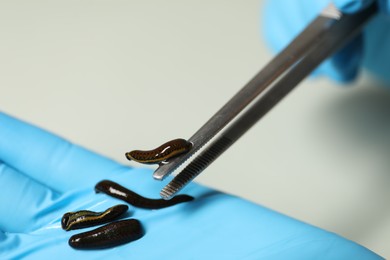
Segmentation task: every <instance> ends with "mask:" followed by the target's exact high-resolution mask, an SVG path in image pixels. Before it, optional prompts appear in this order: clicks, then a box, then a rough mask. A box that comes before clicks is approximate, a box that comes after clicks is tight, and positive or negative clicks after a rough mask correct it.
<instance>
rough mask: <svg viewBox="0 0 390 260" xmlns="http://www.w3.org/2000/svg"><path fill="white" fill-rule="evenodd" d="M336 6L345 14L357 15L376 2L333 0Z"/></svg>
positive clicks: (369, 0)
mask: <svg viewBox="0 0 390 260" xmlns="http://www.w3.org/2000/svg"><path fill="white" fill-rule="evenodd" d="M333 2H334V4H335V6H336V7H337V8H338V9H339V10H341V11H342V12H345V13H349V14H350V13H356V12H358V11H360V10H362V9H363V8H366V7H367V6H368V5H370V4H372V3H373V2H374V0H333Z"/></svg>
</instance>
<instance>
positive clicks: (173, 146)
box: [126, 138, 192, 164]
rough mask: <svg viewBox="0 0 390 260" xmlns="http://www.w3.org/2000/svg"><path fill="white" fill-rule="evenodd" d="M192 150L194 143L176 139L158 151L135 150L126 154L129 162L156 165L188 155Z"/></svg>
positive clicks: (161, 146)
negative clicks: (181, 155) (184, 154)
mask: <svg viewBox="0 0 390 260" xmlns="http://www.w3.org/2000/svg"><path fill="white" fill-rule="evenodd" d="M191 148H192V143H191V142H188V141H187V140H184V139H181V138H179V139H174V140H172V141H169V142H166V143H165V144H163V145H160V146H159V147H157V148H156V149H153V150H149V151H141V150H134V151H131V152H128V153H126V158H127V159H128V160H130V161H131V160H133V161H136V162H139V163H145V164H154V163H161V162H164V161H167V160H169V159H171V158H173V157H175V156H178V155H180V154H182V153H186V152H188V151H189V150H191Z"/></svg>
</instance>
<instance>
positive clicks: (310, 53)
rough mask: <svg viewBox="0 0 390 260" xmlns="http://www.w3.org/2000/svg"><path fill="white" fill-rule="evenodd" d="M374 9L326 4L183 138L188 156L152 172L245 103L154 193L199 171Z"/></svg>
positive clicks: (171, 189) (167, 192) (166, 192)
mask: <svg viewBox="0 0 390 260" xmlns="http://www.w3.org/2000/svg"><path fill="white" fill-rule="evenodd" d="M375 10H376V7H375V6H374V5H373V6H371V7H369V8H368V9H366V10H364V11H362V12H360V13H358V14H354V15H344V14H341V13H340V12H339V11H338V10H337V9H335V7H333V6H332V5H331V6H329V7H328V8H326V9H325V10H324V11H323V12H322V13H321V14H320V15H319V16H318V17H317V18H316V19H315V20H314V21H313V22H312V23H311V24H310V25H309V26H308V27H307V28H306V29H305V30H304V31H303V32H302V33H301V34H299V35H298V36H297V37H296V38H295V39H294V41H293V42H292V43H291V44H290V45H289V46H288V47H287V48H286V49H285V50H283V51H282V52H281V53H280V54H279V55H277V56H276V57H275V58H274V60H272V61H271V62H270V63H269V64H268V65H267V66H266V67H265V69H263V70H262V71H260V72H259V73H258V74H257V75H256V76H255V77H254V78H253V79H252V80H251V81H250V82H249V83H248V84H247V85H246V86H245V87H244V88H243V89H241V90H240V91H239V92H238V94H236V95H235V96H234V97H233V98H232V99H231V100H230V101H229V102H228V103H226V105H225V106H223V107H222V108H221V109H220V110H219V111H218V112H217V113H216V114H215V116H213V117H212V118H211V119H210V120H209V121H208V122H207V123H206V124H205V125H204V126H203V127H202V128H200V129H199V130H198V132H196V133H195V135H194V136H192V137H191V138H190V139H189V141H191V142H192V143H193V145H194V147H193V150H192V151H191V153H190V154H187V155H185V156H182V157H178V158H176V159H174V160H172V161H171V162H169V163H168V164H166V165H163V166H161V167H159V168H158V169H157V170H156V172H155V173H154V177H155V178H157V179H162V178H163V177H165V176H166V175H167V174H169V173H171V172H172V171H174V170H175V169H176V168H177V167H178V166H179V165H180V164H182V163H183V162H184V161H185V160H187V158H189V157H190V156H191V155H192V154H193V153H195V152H196V151H197V150H199V149H200V148H201V147H202V145H203V144H205V143H206V142H208V141H210V139H211V138H213V137H214V136H216V134H217V133H218V132H219V131H221V130H222V129H223V128H224V127H225V126H226V125H227V124H228V123H229V122H230V121H232V119H234V118H235V117H236V116H237V115H238V114H239V113H240V112H241V111H242V110H244V108H245V107H247V106H248V105H250V106H249V108H247V109H246V110H244V112H243V113H241V114H240V115H239V117H237V119H235V120H234V121H233V122H232V123H230V125H229V126H228V127H227V128H226V129H224V131H222V132H221V133H220V134H219V135H218V136H217V137H216V138H215V139H214V141H213V142H212V143H211V144H209V145H208V146H207V147H206V148H205V149H204V150H203V151H201V153H200V154H199V155H198V156H197V157H196V158H195V159H194V160H193V161H192V162H191V163H190V164H189V165H188V166H187V167H186V168H184V170H183V171H182V172H180V173H179V174H178V175H177V176H176V177H175V178H174V179H173V180H172V181H171V182H170V183H169V184H168V185H167V186H166V187H165V188H164V189H163V190H162V191H161V193H160V195H161V196H162V197H163V198H165V199H169V198H170V197H172V196H173V195H174V194H175V193H177V192H178V191H179V190H180V189H182V188H183V187H184V186H185V185H186V184H187V183H189V182H190V181H191V180H192V179H193V178H195V177H196V176H197V175H198V174H200V173H201V172H202V171H203V170H204V169H205V168H206V167H207V166H208V165H209V164H211V163H212V162H213V161H214V160H215V159H216V158H217V157H218V156H219V155H220V154H222V153H223V152H224V151H225V150H226V149H228V148H229V147H230V145H232V144H233V143H234V142H235V141H236V140H237V139H239V138H240V137H241V136H242V135H243V134H244V133H245V132H246V131H247V130H248V129H249V128H250V127H251V126H253V125H254V124H255V123H256V122H257V121H258V120H259V119H260V118H261V117H262V116H264V115H265V114H266V113H267V112H268V111H269V110H271V108H272V107H273V106H274V105H276V104H277V103H278V102H279V101H280V100H281V99H282V98H283V97H284V96H286V95H287V94H288V93H289V92H290V91H291V90H292V89H293V88H294V87H295V86H296V85H297V84H298V83H299V82H300V81H301V80H303V79H304V78H305V77H306V76H307V75H308V74H309V73H310V72H311V71H312V70H313V69H314V68H315V67H317V66H318V65H319V64H320V63H321V62H322V61H323V60H325V59H326V58H327V57H329V56H330V55H331V54H332V53H334V52H335V51H336V50H337V49H339V48H340V47H341V46H342V45H343V44H345V43H346V42H347V41H348V40H350V39H351V38H352V37H353V36H355V35H356V34H357V33H358V32H359V31H360V29H361V28H362V26H363V25H364V24H365V22H366V21H367V20H368V19H369V17H371V16H372V14H374V13H375ZM260 94H261V95H260ZM256 98H257V100H255V99H256ZM254 100H255V102H253V101H254Z"/></svg>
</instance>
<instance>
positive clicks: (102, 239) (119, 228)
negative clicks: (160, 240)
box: [68, 219, 145, 249]
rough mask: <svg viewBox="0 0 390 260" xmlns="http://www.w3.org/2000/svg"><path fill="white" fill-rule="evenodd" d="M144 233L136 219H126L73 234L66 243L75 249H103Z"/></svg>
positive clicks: (133, 238)
mask: <svg viewBox="0 0 390 260" xmlns="http://www.w3.org/2000/svg"><path fill="white" fill-rule="evenodd" d="M144 234H145V231H144V229H143V227H142V225H141V223H140V222H139V221H138V220H137V219H126V220H119V221H115V222H111V223H109V224H107V225H105V226H102V227H99V228H96V229H94V230H91V231H87V232H83V233H80V234H76V235H73V236H71V237H70V239H69V241H68V243H69V245H70V246H71V247H73V248H76V249H103V248H110V247H115V246H119V245H123V244H126V243H129V242H132V241H134V240H137V239H140V238H141V237H143V235H144Z"/></svg>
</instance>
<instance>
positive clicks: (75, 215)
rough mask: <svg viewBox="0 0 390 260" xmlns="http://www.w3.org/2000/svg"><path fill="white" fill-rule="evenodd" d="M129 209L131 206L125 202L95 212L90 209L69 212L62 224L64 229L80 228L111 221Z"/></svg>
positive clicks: (63, 218)
mask: <svg viewBox="0 0 390 260" xmlns="http://www.w3.org/2000/svg"><path fill="white" fill-rule="evenodd" d="M128 209H129V206H127V205H125V204H119V205H116V206H113V207H111V208H109V209H107V210H105V211H103V212H94V211H89V210H80V211H76V212H68V213H65V214H64V216H63V217H62V219H61V226H62V228H63V229H64V230H66V231H69V230H73V229H80V228H85V227H92V226H96V225H100V224H104V223H107V222H110V221H111V220H115V219H117V218H119V217H120V216H121V215H123V214H124V213H125V212H126V211H127V210H128Z"/></svg>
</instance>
